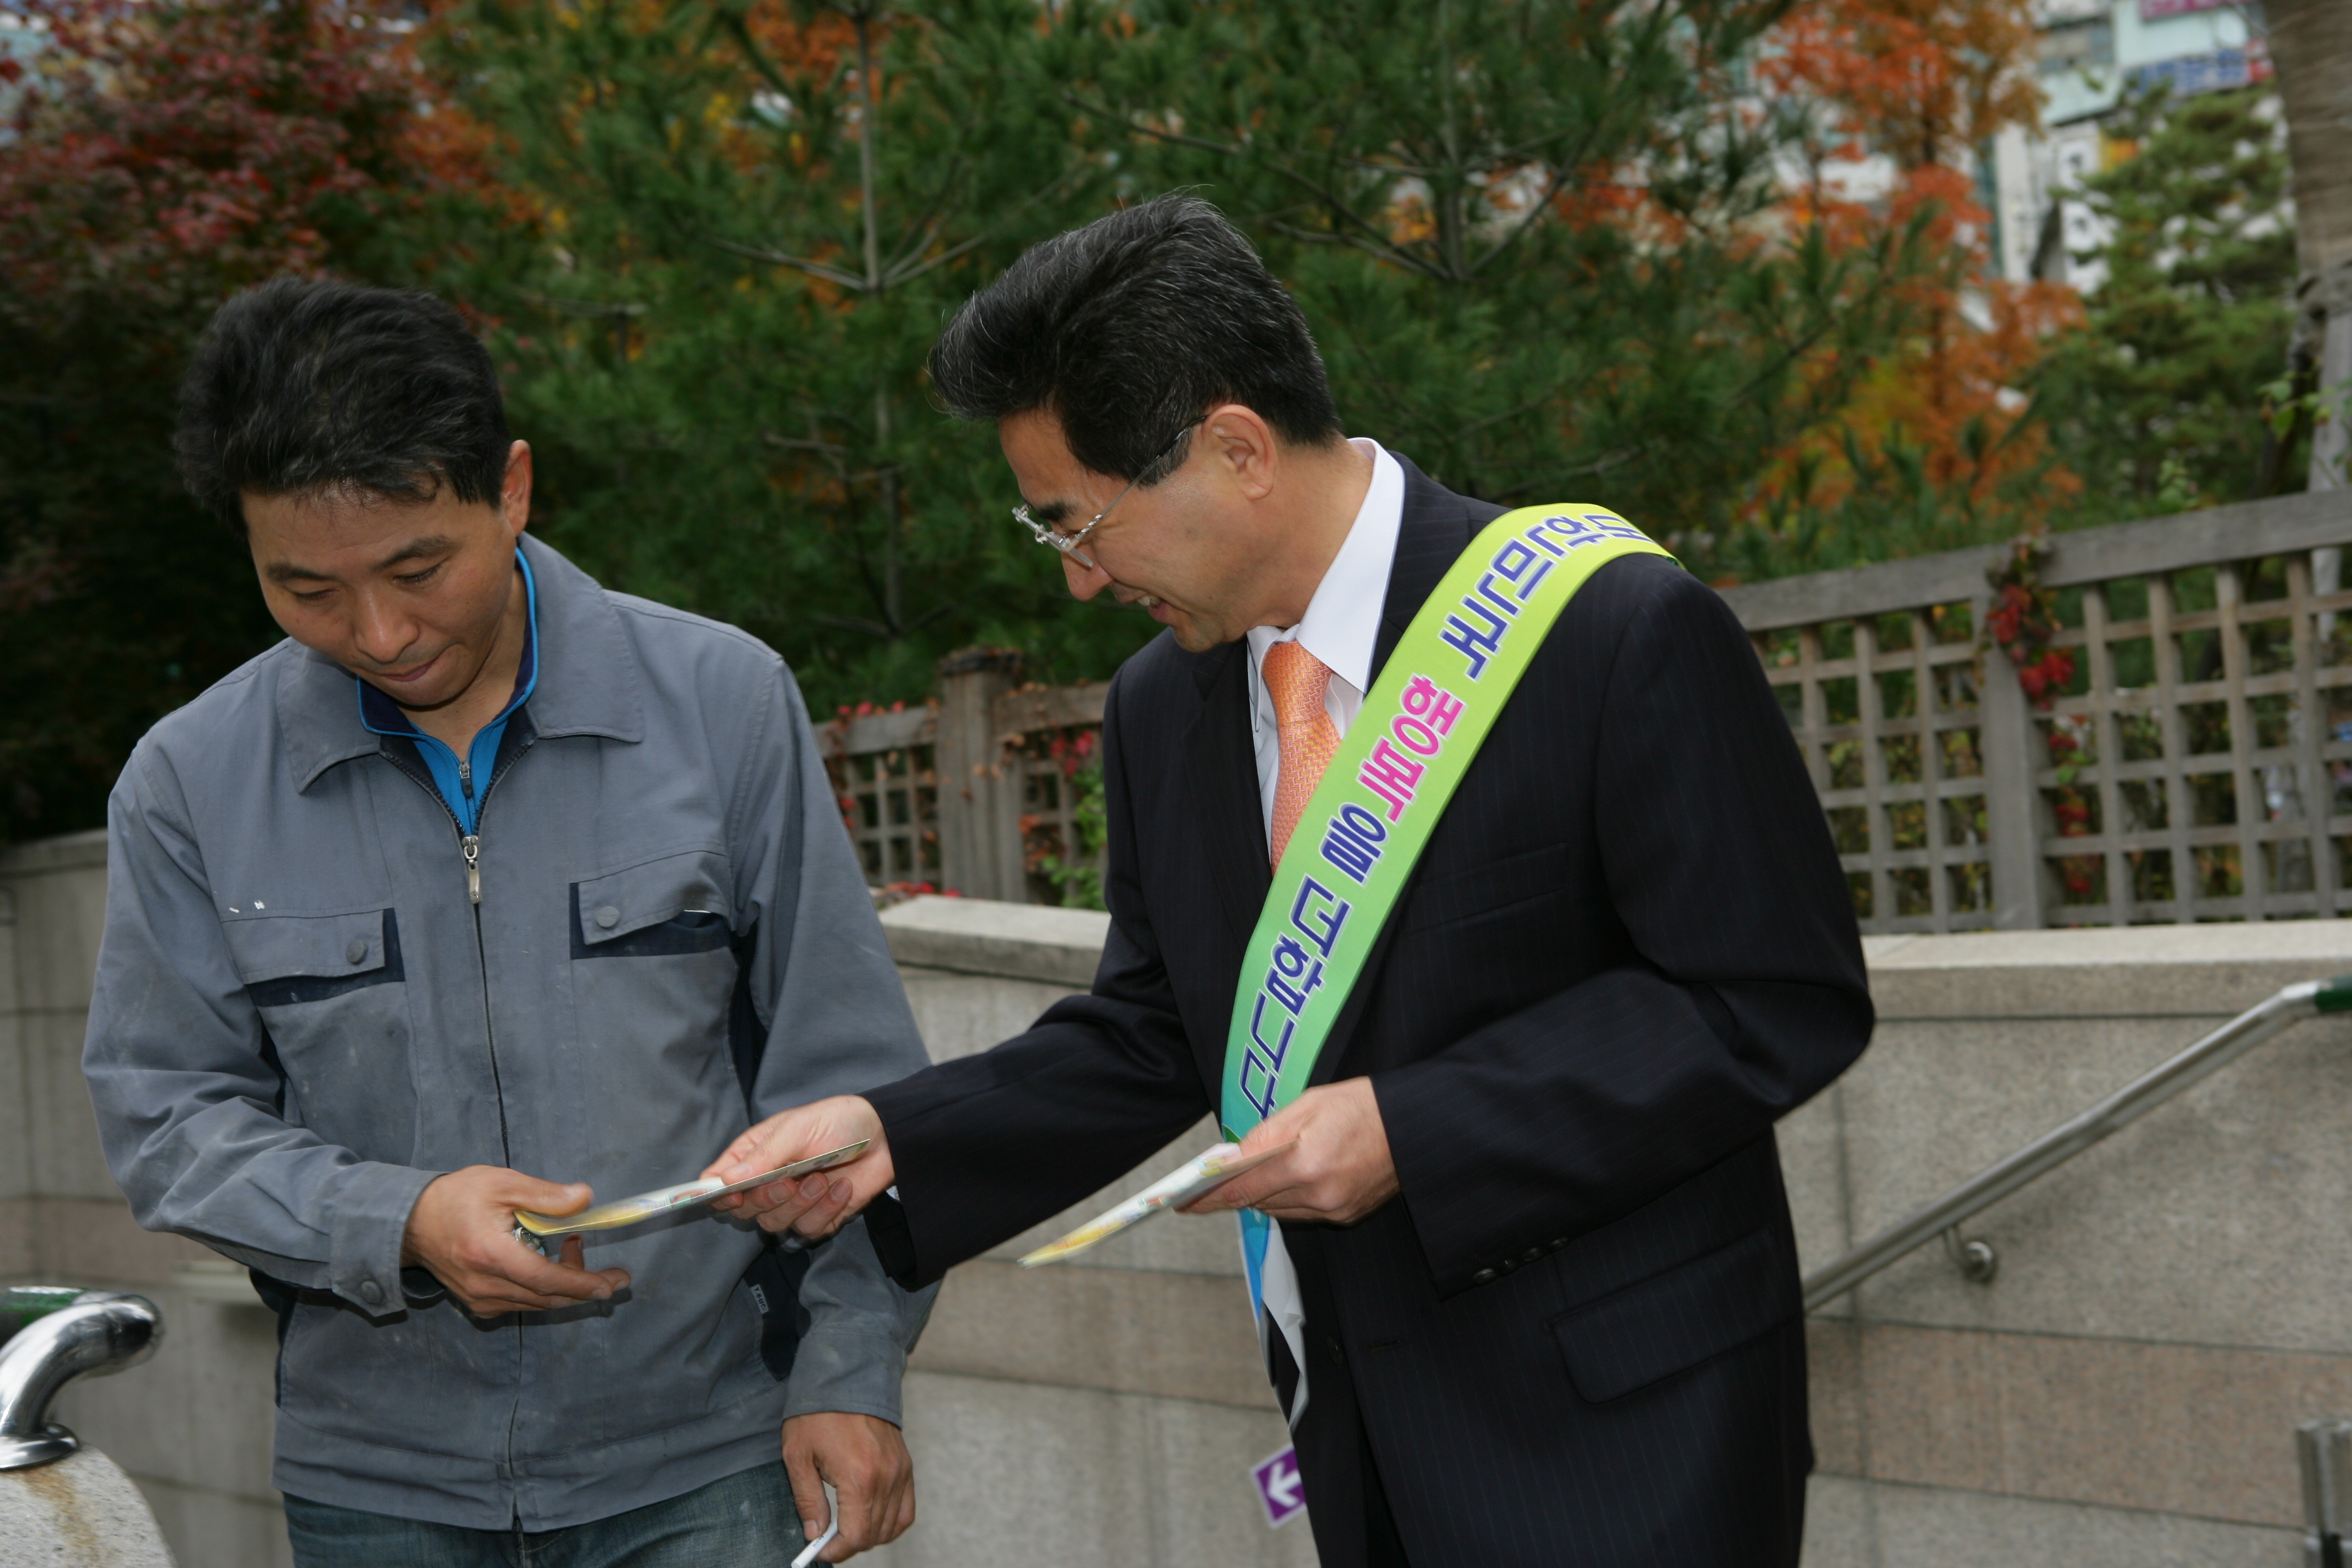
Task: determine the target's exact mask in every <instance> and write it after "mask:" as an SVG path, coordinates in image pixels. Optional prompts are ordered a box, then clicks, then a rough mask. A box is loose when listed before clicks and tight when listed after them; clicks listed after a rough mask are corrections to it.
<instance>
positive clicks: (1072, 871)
mask: <svg viewBox="0 0 2352 1568" xmlns="http://www.w3.org/2000/svg"><path fill="white" fill-rule="evenodd" d="M1065 783H1066V787H1067V788H1068V790H1069V792H1070V824H1071V826H1072V827H1073V828H1074V829H1075V830H1076V835H1077V840H1078V841H1077V842H1076V844H1074V845H1072V846H1070V847H1069V853H1068V854H1067V855H1052V854H1049V855H1045V856H1042V857H1040V858H1039V859H1038V861H1037V870H1038V872H1039V874H1040V875H1042V876H1043V877H1044V878H1045V879H1046V880H1047V881H1049V882H1051V883H1053V884H1054V887H1055V889H1056V890H1057V891H1059V892H1060V894H1061V895H1062V907H1063V908H1065V909H1072V910H1099V909H1104V908H1107V907H1108V906H1107V905H1105V904H1104V902H1103V847H1104V846H1105V845H1106V844H1108V842H1109V841H1110V817H1109V815H1108V812H1107V811H1106V810H1105V808H1104V805H1103V771H1102V759H1101V758H1100V757H1099V756H1097V757H1094V758H1092V759H1091V760H1089V761H1087V762H1086V763H1083V764H1081V765H1080V766H1078V767H1076V768H1075V769H1073V770H1071V771H1070V772H1069V773H1067V774H1066V775H1065Z"/></svg>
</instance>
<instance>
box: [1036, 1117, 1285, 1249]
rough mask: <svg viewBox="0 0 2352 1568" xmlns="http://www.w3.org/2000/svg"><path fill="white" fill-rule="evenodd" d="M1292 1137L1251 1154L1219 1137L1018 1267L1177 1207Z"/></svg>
mask: <svg viewBox="0 0 2352 1568" xmlns="http://www.w3.org/2000/svg"><path fill="white" fill-rule="evenodd" d="M1296 1143H1297V1139H1293V1140H1291V1142H1289V1143H1277V1144H1276V1145H1275V1146H1274V1147H1273V1148H1271V1149H1261V1150H1259V1151H1258V1152H1256V1153H1255V1154H1244V1153H1243V1152H1242V1146H1241V1145H1240V1144H1238V1143H1220V1144H1218V1145H1217V1146H1216V1147H1215V1148H1213V1149H1210V1150H1207V1151H1204V1152H1202V1153H1199V1154H1195V1155H1194V1156H1192V1158H1191V1159H1189V1160H1187V1161H1185V1162H1184V1163H1182V1164H1181V1165H1179V1166H1177V1167H1176V1168H1175V1169H1174V1170H1172V1171H1171V1172H1169V1173H1167V1174H1166V1175H1164V1176H1162V1177H1160V1179H1159V1180H1158V1181H1156V1182H1154V1183H1152V1184H1150V1186H1148V1187H1146V1188H1144V1189H1143V1190H1142V1191H1141V1192H1139V1193H1138V1194H1135V1195H1134V1196H1133V1197H1131V1198H1129V1199H1128V1200H1127V1201H1126V1202H1125V1203H1123V1204H1120V1205H1118V1207H1117V1208H1114V1209H1112V1210H1110V1211H1109V1212H1108V1213H1107V1214H1102V1215H1097V1216H1095V1217H1094V1218H1093V1219H1091V1220H1088V1221H1087V1223H1086V1224H1084V1225H1082V1226H1078V1228H1077V1229H1076V1230H1074V1231H1072V1232H1070V1234H1069V1235H1067V1236H1065V1237H1059V1238H1057V1239H1055V1240H1054V1241H1050V1242H1047V1243H1046V1244H1045V1246H1043V1247H1039V1248H1038V1249H1037V1250H1036V1251H1034V1252H1033V1253H1031V1254H1029V1255H1028V1256H1027V1257H1026V1258H1023V1259H1022V1260H1021V1267H1022V1268H1035V1267H1036V1266H1037V1265H1039V1264H1040V1263H1059V1262H1060V1261H1062V1259H1064V1258H1075V1257H1076V1256H1077V1255H1078V1254H1079V1253H1081V1252H1084V1251H1085V1250H1086V1249H1087V1248H1088V1247H1093V1246H1095V1245H1096V1244H1097V1243H1098V1242H1104V1241H1108V1240H1109V1239H1110V1238H1111V1237H1114V1236H1117V1235H1118V1233H1119V1232H1120V1231H1122V1230H1125V1229H1127V1228H1128V1227H1129V1226H1134V1225H1140V1224H1142V1223H1143V1222H1144V1221H1145V1220H1147V1219H1150V1217H1151V1216H1152V1215H1156V1214H1158V1213H1160V1211H1161V1210H1162V1209H1174V1208H1182V1207H1183V1206H1184V1205H1186V1204H1189V1203H1191V1202H1192V1200H1193V1199H1194V1198H1198V1197H1204V1196H1206V1195H1207V1194H1210V1193H1213V1192H1214V1191H1216V1189H1217V1188H1219V1187H1222V1186H1223V1185H1224V1184H1226V1183H1227V1182H1230V1181H1232V1180H1233V1179H1234V1177H1235V1176H1238V1175H1240V1174H1241V1173H1243V1172H1244V1171H1255V1170H1256V1169H1257V1168H1258V1167H1259V1166H1260V1165H1263V1164H1265V1163H1266V1162H1267V1161H1268V1160H1271V1159H1273V1158H1274V1157H1275V1156H1276V1154H1279V1153H1281V1152H1283V1151H1284V1150H1285V1149H1288V1148H1290V1147H1292V1146H1293V1144H1296Z"/></svg>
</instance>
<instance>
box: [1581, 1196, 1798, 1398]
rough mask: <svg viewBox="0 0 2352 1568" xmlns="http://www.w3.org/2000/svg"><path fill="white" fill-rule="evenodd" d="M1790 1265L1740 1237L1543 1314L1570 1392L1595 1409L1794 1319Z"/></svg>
mask: <svg viewBox="0 0 2352 1568" xmlns="http://www.w3.org/2000/svg"><path fill="white" fill-rule="evenodd" d="M1800 1305H1801V1295H1800V1292H1799V1290H1798V1288H1797V1276H1796V1272H1795V1270H1794V1269H1793V1268H1790V1265H1789V1264H1788V1263H1787V1262H1785V1261H1784V1260H1783V1259H1782V1258H1781V1257H1780V1246H1779V1243H1778V1241H1777V1239H1776V1238H1775V1237H1774V1236H1773V1233H1772V1232H1771V1231H1769V1230H1759V1231H1754V1232H1751V1233H1749V1234H1748V1235H1747V1236H1744V1237H1740V1238H1739V1239H1738V1241H1735V1242H1733V1243H1732V1244H1731V1245H1729V1246H1728V1247H1718V1248H1717V1250H1715V1251H1713V1252H1708V1253H1703V1254H1701V1255H1700V1256H1698V1257H1697V1258H1692V1259H1691V1260H1690V1261H1689V1262H1687V1263H1681V1264H1677V1265H1675V1267H1674V1268H1669V1269H1667V1270H1666V1271H1665V1272H1664V1273H1663V1274H1654V1275H1652V1276H1651V1277H1650V1278H1649V1279H1644V1280H1643V1281H1641V1282H1640V1283H1639V1284H1636V1285H1628V1286H1627V1287H1625V1289H1622V1290H1618V1291H1616V1292H1614V1293H1612V1294H1611V1295H1607V1296H1603V1297H1601V1299H1600V1300H1597V1301H1589V1302H1587V1303H1585V1304H1584V1305H1583V1306H1581V1307H1578V1308H1576V1309H1574V1310H1570V1311H1567V1312H1563V1313H1561V1314H1560V1315H1559V1316H1558V1317H1556V1318H1554V1319H1552V1320H1551V1331H1552V1335H1553V1337H1554V1338H1555V1339H1557V1340H1558V1341H1559V1353H1560V1356H1561V1358H1562V1359H1564V1360H1565V1361H1566V1362H1567V1363H1568V1372H1569V1375H1570V1377H1571V1378H1573V1379H1574V1380H1575V1383H1576V1391H1577V1392H1578V1393H1579V1394H1582V1395H1583V1396H1584V1397H1585V1398H1586V1399H1588V1400H1591V1402H1592V1403H1594V1404H1596V1405H1598V1404H1601V1403H1602V1402H1603V1401H1605V1400H1611V1399H1616V1398H1619V1397H1621V1396H1622V1395H1624V1394H1631V1393H1633V1391H1634V1390H1635V1389H1639V1388H1647V1387H1648V1386H1649V1385H1650V1384H1654V1383H1656V1382H1658V1381H1659V1380H1661V1379H1663V1378H1667V1377H1671V1376H1673V1375H1674V1374H1675V1373H1678V1372H1681V1371H1683V1370H1685V1368H1688V1367H1693V1366H1696V1365H1697V1364H1698V1363H1700V1362H1703V1361H1705V1360H1706V1359H1707V1358H1708V1357H1709V1356H1715V1355H1720V1354H1722V1353H1723V1352H1725V1351H1727V1350H1731V1349H1734V1348H1736V1347H1738V1346H1739V1345H1743V1344H1746V1343H1747V1342H1748V1341H1750V1340H1752V1339H1755V1338H1757V1337H1758V1336H1759V1335H1761V1334H1763V1333H1765V1332H1766V1331H1769V1330H1771V1329H1775V1328H1778V1327H1780V1325H1781V1324H1782V1323H1785V1322H1788V1321H1790V1320H1791V1319H1793V1318H1795V1317H1796V1316H1797V1312H1798V1309H1799V1307H1800Z"/></svg>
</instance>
